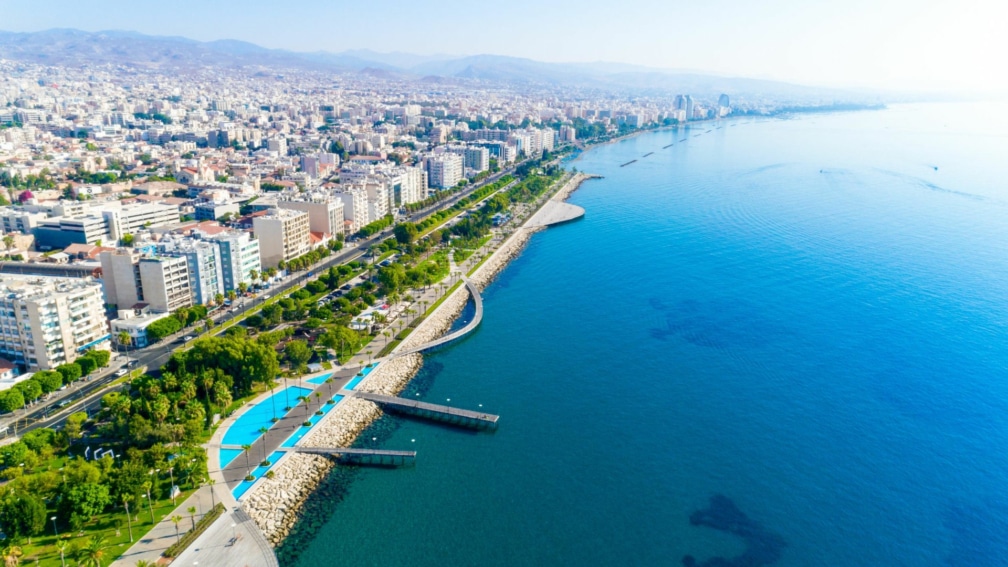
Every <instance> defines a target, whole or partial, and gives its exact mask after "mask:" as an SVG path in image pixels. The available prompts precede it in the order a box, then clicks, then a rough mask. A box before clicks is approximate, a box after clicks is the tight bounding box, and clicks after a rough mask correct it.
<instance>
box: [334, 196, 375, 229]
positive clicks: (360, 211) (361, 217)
mask: <svg viewBox="0 0 1008 567" xmlns="http://www.w3.org/2000/svg"><path fill="white" fill-rule="evenodd" d="M333 197H335V198H337V199H339V200H340V201H342V202H343V224H344V226H345V227H346V234H348V235H349V234H353V233H355V232H357V231H358V230H360V229H361V227H363V226H364V225H366V224H367V223H368V196H367V189H366V188H365V187H364V186H363V185H347V184H343V190H342V191H340V192H338V193H333Z"/></svg>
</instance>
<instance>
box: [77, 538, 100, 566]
mask: <svg viewBox="0 0 1008 567" xmlns="http://www.w3.org/2000/svg"><path fill="white" fill-rule="evenodd" d="M106 547H107V545H106V543H105V536H104V535H103V534H97V535H93V536H91V539H89V540H88V542H87V545H85V546H84V547H82V548H80V549H78V550H77V554H76V555H77V565H78V566H80V567H102V560H103V559H105V548H106Z"/></svg>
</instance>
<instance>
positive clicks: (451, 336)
mask: <svg viewBox="0 0 1008 567" xmlns="http://www.w3.org/2000/svg"><path fill="white" fill-rule="evenodd" d="M462 281H463V282H464V283H465V285H466V289H467V290H469V295H470V296H472V299H473V303H474V304H475V305H476V312H475V313H474V314H473V318H472V321H469V323H467V324H466V325H465V326H464V327H462V328H461V329H458V330H456V331H452V332H451V333H448V334H447V335H445V336H443V337H441V338H438V339H435V340H433V341H430V342H427V343H424V344H422V345H420V346H418V347H414V348H411V349H406V350H402V351H398V352H396V353H395V354H393V355H391V356H402V355H404V354H412V353H415V352H424V351H428V350H431V349H433V348H437V347H439V346H444V345H446V344H448V343H450V342H454V341H457V340H458V339H461V338H462V337H464V336H466V335H468V334H469V333H471V332H472V331H473V330H474V329H476V327H478V326H479V324H480V321H482V320H483V297H482V296H480V292H479V288H478V287H476V284H474V283H472V281H471V280H470V279H469V278H467V277H465V276H464V275H463V276H462ZM391 356H390V357H391Z"/></svg>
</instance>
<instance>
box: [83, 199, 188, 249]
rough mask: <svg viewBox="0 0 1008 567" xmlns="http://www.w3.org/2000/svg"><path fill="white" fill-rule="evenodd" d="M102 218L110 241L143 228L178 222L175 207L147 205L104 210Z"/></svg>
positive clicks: (177, 213) (176, 208)
mask: <svg viewBox="0 0 1008 567" xmlns="http://www.w3.org/2000/svg"><path fill="white" fill-rule="evenodd" d="M102 216H104V217H105V218H106V219H107V220H108V228H109V234H110V235H111V237H112V239H113V240H116V241H118V240H119V239H120V238H122V237H123V235H124V234H136V232H137V231H138V230H140V229H143V228H150V227H154V226H164V225H167V224H174V223H177V222H179V208H178V207H177V206H176V205H163V204H160V203H147V204H142V205H129V206H125V207H123V208H121V209H111V210H104V211H102Z"/></svg>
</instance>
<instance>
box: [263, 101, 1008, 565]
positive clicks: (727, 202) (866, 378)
mask: <svg viewBox="0 0 1008 567" xmlns="http://www.w3.org/2000/svg"><path fill="white" fill-rule="evenodd" d="M1006 117H1008V106H1006V105H996V104H956V105H953V104H947V105H939V104H935V105H908V106H894V107H891V108H889V109H887V110H883V111H872V112H858V113H838V114H822V115H801V116H795V117H790V118H775V119H751V118H741V119H731V120H725V121H722V122H719V123H705V124H700V125H695V126H694V127H692V128H689V129H685V128H684V129H679V130H666V131H660V132H654V133H648V134H644V135H640V136H637V137H634V138H631V139H628V140H625V141H621V142H618V143H615V144H611V145H606V146H601V147H597V148H595V149H592V150H590V151H588V152H586V153H585V154H583V155H582V156H580V157H579V158H578V159H576V160H574V161H572V162H569V163H568V167H576V168H578V169H579V170H583V171H587V172H591V173H598V174H601V175H603V176H605V178H604V179H601V180H594V181H590V182H588V183H586V184H584V185H583V186H582V187H581V189H580V190H578V191H577V193H575V194H574V196H573V197H572V199H571V202H573V203H575V204H577V205H580V206H582V207H584V208H585V209H586V211H587V214H586V216H585V218H584V219H583V220H580V221H577V222H574V223H571V224H567V225H563V226H560V227H556V228H552V229H550V230H548V231H545V232H543V233H540V234H537V235H536V236H535V237H534V238H533V239H532V241H531V243H530V245H529V246H528V248H527V249H526V250H525V252H524V253H523V254H522V255H521V256H520V257H519V258H518V259H517V260H516V261H515V262H513V263H512V264H511V265H510V266H509V267H508V268H507V270H506V271H504V272H503V273H502V274H501V276H500V277H499V279H497V281H496V282H495V283H494V284H493V285H491V286H490V287H489V288H488V289H487V290H486V292H485V294H484V302H485V309H486V311H485V319H484V321H483V323H482V325H481V327H480V328H479V330H478V331H477V332H476V333H474V334H473V335H472V336H471V337H470V338H468V339H466V340H464V341H462V342H460V343H458V344H456V345H454V346H452V347H450V348H447V349H445V350H442V351H440V352H438V353H436V354H434V355H433V356H430V357H429V358H428V359H427V363H426V367H425V368H424V370H423V371H422V372H421V375H420V376H419V378H418V379H417V380H416V381H415V382H414V384H412V385H411V388H410V390H409V391H408V392H407V393H406V395H409V396H411V397H415V394H416V393H420V394H421V396H420V397H421V398H422V399H426V400H429V401H434V402H445V401H446V400H448V399H450V400H451V402H449V403H450V404H451V405H455V406H458V407H464V408H472V409H476V408H478V407H479V404H482V408H483V409H485V410H487V411H490V412H493V413H497V414H500V415H501V416H502V417H501V421H500V428H499V430H498V431H497V432H496V433H494V434H485V433H481V434H475V433H471V432H468V431H461V430H457V429H450V428H446V427H442V426H437V425H432V424H430V423H426V422H420V421H412V420H405V419H402V418H389V417H386V418H383V420H382V421H381V422H380V423H379V424H378V425H377V426H376V427H375V428H374V430H373V431H371V432H369V433H368V434H366V435H365V438H366V440H367V442H371V441H370V437H374V438H375V441H374V443H375V444H378V445H380V446H381V447H384V448H389V449H415V450H416V451H418V458H417V464H416V466H415V468H407V469H397V470H384V469H382V470H374V469H371V470H361V471H359V472H357V473H356V474H353V475H348V476H351V477H352V480H351V481H350V482H349V484H348V485H347V487H346V489H345V490H344V491H343V492H342V500H341V501H340V502H339V503H338V504H337V505H335V506H329V511H328V512H327V513H326V514H327V515H326V517H325V518H324V522H321V525H320V526H319V527H318V529H317V531H316V532H315V533H314V534H313V535H312V536H311V537H310V538H305V539H302V540H299V541H300V542H301V543H298V544H297V545H296V546H293V547H296V549H293V550H292V549H291V547H292V546H288V548H287V549H284V550H281V551H282V552H283V553H284V554H285V555H284V556H285V557H286V559H284V564H286V565H297V566H302V567H316V566H318V565H337V564H338V565H414V566H427V565H429V566H435V565H437V566H441V565H481V566H487V565H490V566H495V565H500V566H511V565H682V564H684V558H686V564H696V565H709V566H726V565H727V566H759V565H779V566H782V567H785V566H786V567H790V566H833V565H836V566H855V565H873V566H874V565H886V566H891V565H913V566H917V565H920V566H940V565H963V566H987V565H1008V119H1006ZM708 130H709V132H708ZM668 144H674V145H672V146H671V147H668V148H665V149H663V147H664V146H666V145H668ZM648 152H654V154H653V155H650V156H648V157H646V158H644V157H642V156H643V155H644V154H646V153H648ZM632 159H637V160H638V161H637V162H636V163H633V164H631V165H628V166H626V167H620V164H623V163H625V162H628V161H630V160H632ZM341 474H342V473H341ZM712 497H715V498H714V500H713V501H712ZM328 498H329V499H330V500H331V501H334V500H335V499H337V497H336V496H332V495H330V496H329V497H328ZM331 501H330V502H329V503H330V504H332V502H331ZM698 511H704V512H705V513H700V514H697V512H698ZM691 517H692V518H693V519H694V520H695V521H694V522H691ZM732 526H733V527H732ZM291 551H295V552H296V553H293V554H292V553H291ZM294 555H296V556H297V557H294ZM687 556H689V557H687Z"/></svg>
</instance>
